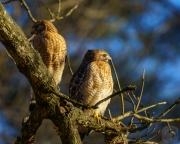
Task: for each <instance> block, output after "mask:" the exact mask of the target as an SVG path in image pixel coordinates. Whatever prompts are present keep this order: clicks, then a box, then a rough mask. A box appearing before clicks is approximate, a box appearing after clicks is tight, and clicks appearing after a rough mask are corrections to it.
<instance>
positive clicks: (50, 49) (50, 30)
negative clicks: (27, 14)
mask: <svg viewBox="0 0 180 144" xmlns="http://www.w3.org/2000/svg"><path fill="white" fill-rule="evenodd" d="M31 34H32V35H35V36H34V38H33V40H32V44H33V46H34V48H35V49H36V50H37V51H38V52H39V53H40V55H41V57H42V60H43V62H44V64H45V65H46V67H47V68H48V70H49V72H50V73H51V74H52V76H53V78H54V80H55V82H56V84H57V85H58V84H59V83H60V81H61V77H62V73H63V70H64V66H65V59H66V54H67V52H66V42H65V40H64V38H63V37H62V36H61V35H60V34H58V31H57V29H56V28H55V26H54V25H53V24H52V23H51V22H49V21H47V20H40V21H37V22H36V23H35V24H34V25H33V27H32V32H31ZM33 101H35V98H34V96H33V94H32V97H31V103H34V102H33ZM29 109H30V111H32V110H31V104H30V107H29ZM32 109H33V106H32Z"/></svg>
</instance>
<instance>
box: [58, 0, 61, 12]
mask: <svg viewBox="0 0 180 144" xmlns="http://www.w3.org/2000/svg"><path fill="white" fill-rule="evenodd" d="M60 13H61V0H59V2H58V15H60Z"/></svg>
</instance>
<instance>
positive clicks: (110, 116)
mask: <svg viewBox="0 0 180 144" xmlns="http://www.w3.org/2000/svg"><path fill="white" fill-rule="evenodd" d="M108 113H109V118H110V120H112V115H111V111H110V109H108Z"/></svg>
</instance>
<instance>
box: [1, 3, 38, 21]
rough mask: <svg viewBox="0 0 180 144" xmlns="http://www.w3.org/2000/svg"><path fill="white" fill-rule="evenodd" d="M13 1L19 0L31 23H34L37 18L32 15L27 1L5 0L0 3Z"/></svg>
mask: <svg viewBox="0 0 180 144" xmlns="http://www.w3.org/2000/svg"><path fill="white" fill-rule="evenodd" d="M13 1H19V2H20V3H21V4H22V5H23V6H24V8H25V9H26V11H27V13H28V16H29V18H30V19H31V20H32V22H33V23H35V22H36V21H37V20H36V19H35V18H34V17H33V15H32V13H31V11H30V9H29V7H28V5H27V3H26V2H25V1H24V0H9V1H6V2H2V4H7V3H10V2H13Z"/></svg>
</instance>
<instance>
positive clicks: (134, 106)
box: [127, 93, 136, 111]
mask: <svg viewBox="0 0 180 144" xmlns="http://www.w3.org/2000/svg"><path fill="white" fill-rule="evenodd" d="M127 95H128V97H129V99H130V100H131V103H132V104H133V110H134V111H135V108H136V104H135V103H134V101H133V99H132V98H131V96H130V94H129V93H127Z"/></svg>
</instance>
